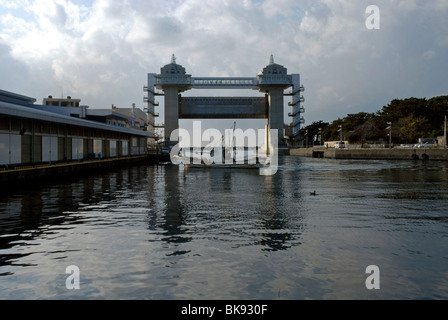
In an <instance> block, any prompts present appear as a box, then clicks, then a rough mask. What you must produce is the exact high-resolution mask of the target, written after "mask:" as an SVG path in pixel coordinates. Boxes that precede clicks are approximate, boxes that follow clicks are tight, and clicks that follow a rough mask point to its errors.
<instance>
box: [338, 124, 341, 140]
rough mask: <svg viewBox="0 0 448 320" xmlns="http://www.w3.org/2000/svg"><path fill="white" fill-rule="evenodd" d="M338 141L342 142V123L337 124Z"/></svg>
mask: <svg viewBox="0 0 448 320" xmlns="http://www.w3.org/2000/svg"><path fill="white" fill-rule="evenodd" d="M338 131H339V142H342V125H339V130H338Z"/></svg>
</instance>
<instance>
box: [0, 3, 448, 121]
mask: <svg viewBox="0 0 448 320" xmlns="http://www.w3.org/2000/svg"><path fill="white" fill-rule="evenodd" d="M370 4H371V3H370V2H369V1H366V0H361V1H356V2H353V1H349V0H321V1H312V0H301V1H297V0H263V1H261V0H257V1H255V0H244V1H235V0H209V1H202V0H182V1H180V0H171V1H160V0H151V1H147V0H129V1H106V0H96V1H92V2H91V3H90V1H82V2H80V1H74V0H39V1H31V0H30V1H25V0H22V1H14V2H11V1H5V0H0V8H1V11H0V49H1V52H2V55H1V57H2V67H1V68H2V70H1V71H2V72H1V74H2V75H1V76H0V85H1V86H2V87H1V88H2V89H5V90H7V89H8V87H5V86H7V85H8V79H7V78H5V73H4V72H3V71H4V70H5V65H4V63H3V62H4V61H7V62H9V65H8V68H7V71H8V73H14V72H13V71H14V70H19V72H18V73H15V74H14V78H15V79H17V78H19V77H20V75H21V74H23V77H22V81H21V83H22V86H23V88H24V89H23V90H22V89H20V90H18V91H19V92H20V93H22V94H28V95H31V96H35V97H36V98H38V100H40V99H41V98H42V97H44V96H47V95H49V94H53V95H57V91H61V88H63V91H64V93H66V94H67V95H68V94H69V95H71V96H77V97H79V98H81V99H82V100H83V102H85V103H87V104H90V105H91V106H95V107H109V106H110V105H111V104H116V105H130V104H131V103H137V105H138V106H139V104H140V105H143V102H142V96H143V92H142V89H141V88H142V86H143V85H144V83H145V82H146V74H147V73H149V72H158V71H159V69H160V67H161V66H163V65H164V64H166V63H169V59H170V57H171V54H172V53H175V54H176V56H177V58H178V63H180V64H182V65H184V66H185V67H186V69H187V72H189V73H191V74H193V75H196V76H212V75H215V76H255V75H256V74H257V72H258V71H259V70H260V69H261V68H262V67H264V66H265V65H266V64H267V62H268V58H269V55H270V54H271V53H273V54H274V56H275V59H276V62H278V63H280V64H283V65H285V66H286V67H287V68H288V71H289V72H290V73H301V75H302V81H303V83H304V85H305V87H306V89H307V90H306V92H305V93H304V95H305V97H306V101H307V102H306V103H305V107H306V109H307V113H306V114H305V118H306V119H307V123H309V122H311V121H317V120H320V119H321V118H322V117H324V119H323V120H326V121H330V120H332V119H334V118H337V117H343V116H345V114H346V113H347V112H350V113H353V112H356V110H357V109H358V110H360V111H366V110H370V111H371V112H374V111H376V110H377V109H378V108H380V107H381V106H382V105H384V104H386V103H388V101H390V99H393V98H396V97H401V96H403V97H406V96H409V95H420V96H427V97H429V96H431V95H437V94H444V93H445V92H443V90H445V88H444V87H443V83H446V81H447V76H446V74H448V73H447V72H446V71H447V70H446V63H445V62H444V61H443V57H445V56H446V54H447V48H448V37H447V36H446V35H447V34H448V25H447V24H446V22H445V20H446V16H447V11H448V2H447V1H444V0H434V1H422V0H413V1H408V0H406V1H402V0H391V1H387V2H380V3H379V4H378V5H379V8H380V9H381V29H380V30H375V31H370V30H366V28H365V23H364V22H365V18H366V15H365V8H366V7H367V6H368V5H370ZM422 62H423V64H422ZM417 66H418V67H417ZM434 70H440V72H437V77H435V76H433V75H432V73H433V72H434ZM25 71H26V72H25ZM442 71H445V72H442ZM416 77H421V78H423V79H425V81H428V82H429V81H432V82H433V83H431V84H428V85H426V86H421V85H420V86H419V85H418V84H414V83H413V82H411V81H409V79H414V78H416ZM416 82H418V81H416ZM16 83H17V82H16ZM14 88H17V85H15V86H14ZM422 88H425V89H422ZM25 89H26V90H25ZM27 90H29V92H26V91H27ZM424 90H426V91H424ZM55 92H56V93H55ZM286 109H287V110H288V108H286Z"/></svg>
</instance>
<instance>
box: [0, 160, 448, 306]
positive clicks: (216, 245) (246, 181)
mask: <svg viewBox="0 0 448 320" xmlns="http://www.w3.org/2000/svg"><path fill="white" fill-rule="evenodd" d="M447 190H448V164H447V163H445V162H430V161H429V162H422V161H415V162H414V161H352V160H331V159H311V158H299V157H293V156H283V157H280V159H279V170H278V172H277V174H275V175H274V176H260V175H258V171H256V170H226V169H213V170H212V169H205V170H204V169H188V170H187V169H183V168H179V167H177V166H134V167H130V168H124V169H119V170H115V171H111V172H107V173H106V172H98V173H95V174H90V175H88V176H87V175H84V176H80V177H77V178H73V179H62V180H61V181H59V182H57V183H56V182H51V183H41V184H35V183H33V184H31V183H24V184H23V186H22V187H20V188H19V189H11V190H9V191H5V190H3V191H2V194H1V196H0V299H163V300H165V299H167V300H168V299H182V300H183V299H189V300H190V299H267V300H274V299H287V300H292V299H448V208H447V205H448V193H447ZM314 191H315V194H314ZM372 265H374V266H377V267H378V269H377V271H378V272H376V271H374V272H373V273H372V274H371V273H370V272H369V273H366V268H367V267H368V266H372ZM68 266H76V267H77V268H78V270H79V273H78V272H76V271H75V272H74V273H71V271H70V270H67V269H66V268H67V267H68ZM66 271H67V273H66ZM76 275H79V289H72V290H69V288H70V285H74V284H75V280H74V279H76V277H75V276H76ZM373 276H375V278H373ZM368 278H369V280H368V281H367V282H368V283H375V284H377V285H379V289H368V288H367V286H366V280H367V279H368ZM372 279H373V280H372ZM72 280H73V282H72Z"/></svg>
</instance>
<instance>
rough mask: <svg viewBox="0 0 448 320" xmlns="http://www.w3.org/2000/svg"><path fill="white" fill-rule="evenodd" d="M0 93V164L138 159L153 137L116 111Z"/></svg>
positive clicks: (66, 101)
mask: <svg viewBox="0 0 448 320" xmlns="http://www.w3.org/2000/svg"><path fill="white" fill-rule="evenodd" d="M35 102H36V99H34V98H30V97H26V96H22V95H19V94H16V93H12V92H8V91H3V90H0V165H3V166H5V165H7V166H9V165H18V164H22V165H23V164H38V163H43V162H57V161H72V160H83V159H92V158H111V157H126V156H136V155H144V154H146V152H147V145H148V140H154V139H155V135H154V133H151V132H148V131H146V130H143V129H144V128H145V126H144V125H140V123H139V125H135V124H136V123H137V122H138V121H136V120H135V118H133V117H130V116H128V115H126V114H123V113H121V112H118V110H116V109H109V110H107V109H89V107H87V106H82V105H80V100H79V99H72V98H71V97H67V98H66V99H54V98H52V97H48V98H45V99H44V100H43V104H42V105H39V104H35Z"/></svg>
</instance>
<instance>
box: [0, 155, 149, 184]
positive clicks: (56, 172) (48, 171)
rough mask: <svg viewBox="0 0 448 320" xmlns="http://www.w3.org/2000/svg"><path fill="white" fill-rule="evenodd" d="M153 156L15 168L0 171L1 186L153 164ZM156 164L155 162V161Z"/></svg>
mask: <svg viewBox="0 0 448 320" xmlns="http://www.w3.org/2000/svg"><path fill="white" fill-rule="evenodd" d="M153 158H154V157H151V155H141V156H130V157H122V158H110V159H103V160H98V159H96V160H84V161H72V162H62V163H54V164H48V163H47V164H40V165H34V166H23V167H15V168H13V169H4V168H3V169H1V170H0V186H2V187H5V186H8V185H10V184H14V183H26V182H28V181H32V180H47V179H62V178H64V177H75V176H78V175H80V174H83V173H89V172H98V171H100V170H112V169H113V168H116V167H120V166H129V165H135V164H145V163H153V160H154V159H153ZM154 162H155V161H154Z"/></svg>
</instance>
